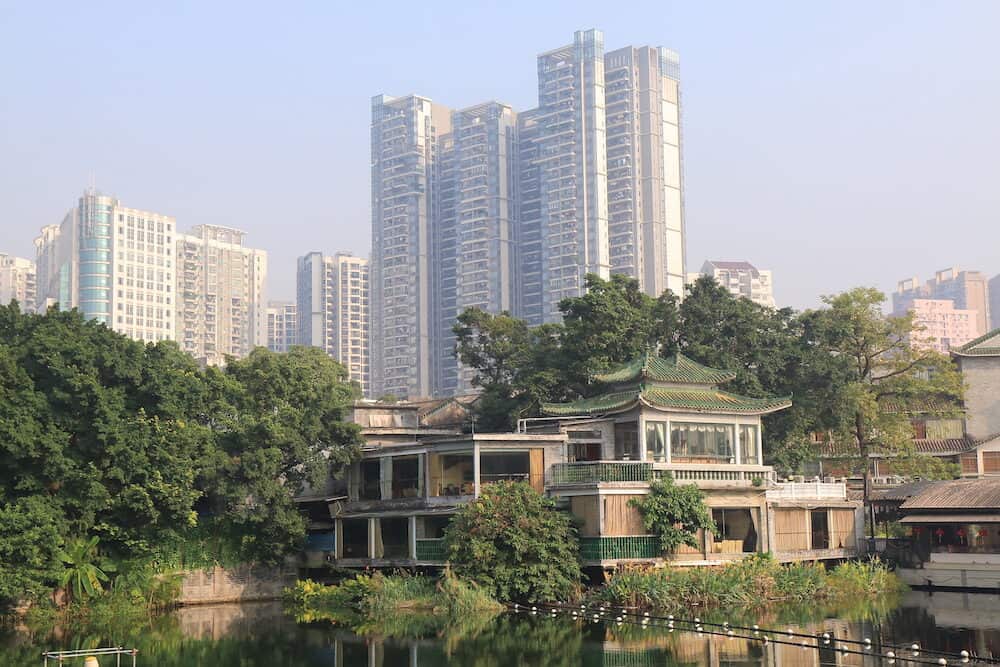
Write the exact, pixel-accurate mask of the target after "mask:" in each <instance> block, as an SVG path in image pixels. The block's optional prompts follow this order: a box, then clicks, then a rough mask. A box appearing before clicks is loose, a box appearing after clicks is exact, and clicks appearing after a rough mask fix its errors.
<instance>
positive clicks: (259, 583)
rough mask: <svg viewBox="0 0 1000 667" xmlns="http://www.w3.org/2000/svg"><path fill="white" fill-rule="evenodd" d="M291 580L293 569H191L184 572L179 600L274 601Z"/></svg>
mask: <svg viewBox="0 0 1000 667" xmlns="http://www.w3.org/2000/svg"><path fill="white" fill-rule="evenodd" d="M293 583H295V571H294V570H291V569H279V568H267V567H262V566H260V565H241V566H239V567H236V568H230V569H227V568H222V567H216V568H210V569H207V570H192V571H189V572H187V573H185V575H184V580H183V582H182V584H181V596H180V599H179V600H178V602H179V603H180V604H182V605H185V604H213V603H220V602H241V601H247V600H274V599H276V598H279V597H281V593H282V591H283V590H284V589H285V588H286V587H288V586H291V585H292V584H293Z"/></svg>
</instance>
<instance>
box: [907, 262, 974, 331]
mask: <svg viewBox="0 0 1000 667" xmlns="http://www.w3.org/2000/svg"><path fill="white" fill-rule="evenodd" d="M913 299H948V300H950V301H952V302H953V303H954V304H955V308H956V309H957V310H970V311H975V313H976V317H975V319H974V328H973V330H972V336H971V338H975V337H976V336H982V335H983V334H985V333H986V332H987V331H989V327H990V303H989V296H988V288H987V281H986V276H985V275H983V274H982V273H980V272H979V271H960V270H959V269H957V268H954V267H952V268H948V269H942V270H940V271H937V272H936V273H935V274H934V277H933V278H932V279H930V280H928V281H927V282H925V283H921V282H920V279H919V278H916V277H914V278H907V279H906V280H901V281H899V283H898V284H897V286H896V292H895V293H894V294H893V295H892V310H893V314H895V315H902V314H904V313H906V312H907V311H908V310H909V309H910V305H909V304H910V302H911V301H912V300H913Z"/></svg>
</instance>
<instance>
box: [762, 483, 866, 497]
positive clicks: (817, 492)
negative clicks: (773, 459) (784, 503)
mask: <svg viewBox="0 0 1000 667" xmlns="http://www.w3.org/2000/svg"><path fill="white" fill-rule="evenodd" d="M767 499H768V500H820V499H823V500H847V485H846V484H845V483H844V482H820V481H818V480H817V481H815V482H779V483H778V484H776V485H774V486H772V487H771V488H769V489H768V490H767Z"/></svg>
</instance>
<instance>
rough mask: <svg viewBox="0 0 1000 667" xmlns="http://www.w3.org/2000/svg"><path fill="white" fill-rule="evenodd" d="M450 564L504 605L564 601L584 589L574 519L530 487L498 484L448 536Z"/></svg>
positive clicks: (467, 509) (468, 508)
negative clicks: (518, 602) (520, 601)
mask: <svg viewBox="0 0 1000 667" xmlns="http://www.w3.org/2000/svg"><path fill="white" fill-rule="evenodd" d="M445 546H446V549H447V553H448V562H449V564H450V565H451V566H452V567H453V568H454V569H455V572H456V574H458V575H459V576H463V577H467V578H469V579H471V580H472V581H475V582H476V583H478V584H479V585H480V586H483V587H484V588H486V589H487V590H488V591H490V592H491V593H492V594H493V595H494V596H496V598H497V599H498V600H501V601H509V600H527V601H536V600H561V599H565V598H566V597H568V596H571V595H573V594H574V593H575V592H576V591H577V589H578V587H579V585H580V562H579V545H578V540H577V533H576V529H575V528H574V526H573V523H572V519H571V518H570V516H569V515H568V514H566V513H565V512H561V511H559V510H557V509H556V507H555V503H554V502H553V501H552V500H551V499H549V498H546V497H545V496H543V495H542V494H540V493H538V492H537V491H535V490H534V489H532V488H531V486H529V485H528V484H526V483H524V482H498V483H496V484H490V485H489V486H486V487H484V489H483V492H482V494H481V495H480V496H479V497H478V498H476V500H474V501H473V502H471V503H469V504H467V505H465V506H464V507H462V508H461V509H460V510H459V511H458V513H457V514H456V515H455V518H454V519H452V521H451V524H449V526H448V528H447V530H446V531H445Z"/></svg>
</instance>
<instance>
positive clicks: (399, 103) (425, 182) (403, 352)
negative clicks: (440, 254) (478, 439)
mask: <svg viewBox="0 0 1000 667" xmlns="http://www.w3.org/2000/svg"><path fill="white" fill-rule="evenodd" d="M450 124H451V111H450V110H449V109H447V108H446V107H442V106H440V105H436V104H434V103H433V102H431V101H430V100H429V99H427V98H425V97H418V96H415V95H410V96H407V97H400V98H394V97H389V96H388V95H379V96H377V97H375V98H374V99H373V100H372V126H371V160H372V164H371V170H372V171H371V184H372V257H371V286H372V292H371V319H372V328H371V332H372V338H371V342H370V348H371V351H372V355H371V370H372V373H371V374H372V379H373V382H372V392H373V394H374V395H376V396H381V395H383V394H393V395H395V396H399V397H404V396H413V397H416V396H429V395H430V394H431V391H432V389H431V376H432V373H431V364H432V361H431V330H432V327H433V323H434V319H435V318H434V317H433V313H432V312H431V298H432V296H431V287H432V279H431V267H430V258H431V248H430V245H431V237H432V234H433V225H434V221H435V218H436V210H435V209H436V205H437V182H436V179H437V175H438V171H437V165H436V163H437V160H438V140H439V138H440V137H441V136H442V135H445V134H448V133H449V132H450Z"/></svg>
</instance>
